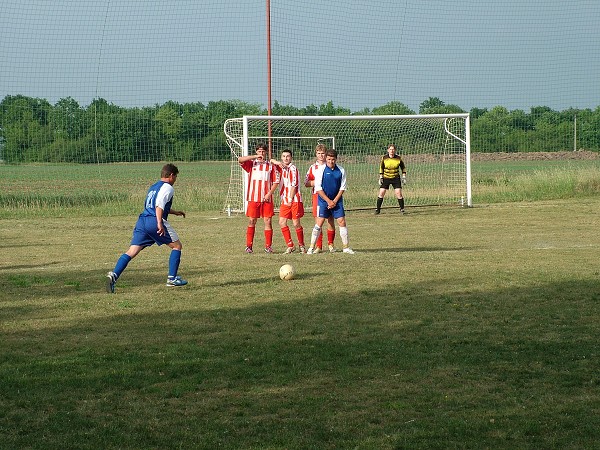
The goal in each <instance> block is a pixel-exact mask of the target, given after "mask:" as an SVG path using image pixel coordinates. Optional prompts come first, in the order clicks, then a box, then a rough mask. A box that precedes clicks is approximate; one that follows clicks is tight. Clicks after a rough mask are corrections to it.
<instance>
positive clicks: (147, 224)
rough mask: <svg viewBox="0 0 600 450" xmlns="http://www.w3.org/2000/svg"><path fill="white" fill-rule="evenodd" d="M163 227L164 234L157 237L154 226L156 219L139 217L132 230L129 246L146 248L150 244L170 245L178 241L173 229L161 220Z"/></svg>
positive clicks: (156, 230) (156, 229) (156, 228)
mask: <svg viewBox="0 0 600 450" xmlns="http://www.w3.org/2000/svg"><path fill="white" fill-rule="evenodd" d="M163 227H164V228H165V234H164V235H163V236H159V235H158V227H157V226H156V217H153V216H140V217H139V218H138V220H137V222H136V223H135V227H134V228H133V236H132V237H131V245H139V246H142V247H148V246H150V245H152V244H157V245H162V244H170V243H171V242H175V241H178V240H179V236H177V233H176V232H175V230H174V229H173V227H171V225H169V222H167V221H166V220H163Z"/></svg>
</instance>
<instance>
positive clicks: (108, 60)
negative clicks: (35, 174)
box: [0, 0, 600, 111]
mask: <svg viewBox="0 0 600 450" xmlns="http://www.w3.org/2000/svg"><path fill="white" fill-rule="evenodd" d="M265 4H266V2H265V1H264V0H237V1H236V2H223V1H222V0H194V1H192V0H178V1H175V0H160V1H159V0H137V1H132V0H121V1H118V0H112V1H108V0H106V1H101V0H94V1H92V0H71V1H66V0H48V1H39V0H0V10H1V11H2V13H1V14H0V46H1V49H0V98H4V96H5V95H7V94H24V95H28V96H33V97H42V98H46V99H48V100H49V101H51V102H56V101H57V100H58V99H60V98H63V97H67V96H70V97H73V98H75V99H76V100H77V101H79V102H80V103H81V104H82V105H85V104H89V102H90V101H91V100H92V99H93V98H95V97H102V98H105V99H106V100H108V101H109V102H111V103H115V104H119V105H123V106H144V105H153V104H156V103H162V102H165V101H167V100H175V101H179V102H202V103H208V102H209V101H212V100H221V99H224V100H229V99H239V100H242V101H246V102H251V103H259V104H261V105H263V106H266V103H267V97H266V49H265V41H266V39H265V36H266V34H265V17H266V15H265ZM271 8H272V11H271V26H272V60H273V70H272V74H273V99H274V100H277V101H279V102H280V103H282V104H293V105H295V106H305V105H308V104H311V103H314V104H317V105H319V104H322V103H326V102H328V101H330V100H331V101H333V103H334V104H336V105H340V106H345V107H348V108H350V109H351V110H353V111H356V110H360V109H362V108H364V107H368V108H372V107H375V106H380V105H382V104H385V103H387V102H389V101H392V100H396V101H400V102H402V103H405V104H406V105H408V106H409V107H411V108H413V109H415V110H416V109H418V106H419V104H420V102H422V101H423V100H425V99H426V98H428V97H430V96H433V97H439V98H440V99H442V100H443V101H445V102H446V103H452V104H457V105H459V106H461V107H462V108H464V109H467V110H468V109H470V108H472V107H492V106H495V105H501V106H505V107H507V108H509V109H524V110H528V109H529V108H530V107H532V106H539V105H544V106H550V107H551V108H554V109H559V110H562V109H566V108H569V107H575V108H596V107H597V106H599V105H600V81H599V80H600V76H599V74H600V57H599V56H598V49H599V48H600V26H598V23H600V1H598V0H572V1H570V2H565V1H564V0H562V1H558V0H535V1H531V0H496V1H489V0H481V1H478V2H465V1H464V0H463V1H458V0H445V1H441V0H440V1H438V0H428V1H421V0H412V1H409V0H380V1H375V0H373V1H365V0H343V1H342V0H328V1H319V2H298V1H292V0H271Z"/></svg>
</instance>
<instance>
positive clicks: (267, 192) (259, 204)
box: [238, 144, 279, 253]
mask: <svg viewBox="0 0 600 450" xmlns="http://www.w3.org/2000/svg"><path fill="white" fill-rule="evenodd" d="M255 152H256V154H254V155H249V156H240V157H239V158H238V162H239V163H240V165H241V166H242V169H244V170H245V171H246V172H248V190H247V196H246V200H247V202H248V207H247V209H246V216H248V227H247V228H246V253H252V252H253V250H252V245H253V243H254V233H255V231H256V222H257V221H258V218H259V217H262V218H263V221H264V223H265V253H273V247H272V245H273V226H272V223H271V219H272V217H273V215H274V214H275V208H274V205H273V192H275V189H277V187H278V186H279V172H278V171H277V169H276V168H275V166H273V164H271V163H270V162H269V161H268V160H267V146H266V145H265V144H258V145H257V146H256V149H255Z"/></svg>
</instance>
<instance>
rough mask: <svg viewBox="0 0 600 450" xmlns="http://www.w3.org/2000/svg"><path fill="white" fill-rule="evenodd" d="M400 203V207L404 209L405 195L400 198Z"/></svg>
mask: <svg viewBox="0 0 600 450" xmlns="http://www.w3.org/2000/svg"><path fill="white" fill-rule="evenodd" d="M398 204H399V205H400V209H404V197H402V198H399V199H398Z"/></svg>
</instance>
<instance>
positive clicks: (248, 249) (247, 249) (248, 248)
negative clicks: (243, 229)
mask: <svg viewBox="0 0 600 450" xmlns="http://www.w3.org/2000/svg"><path fill="white" fill-rule="evenodd" d="M246 253H254V252H253V251H252V247H246Z"/></svg>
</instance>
